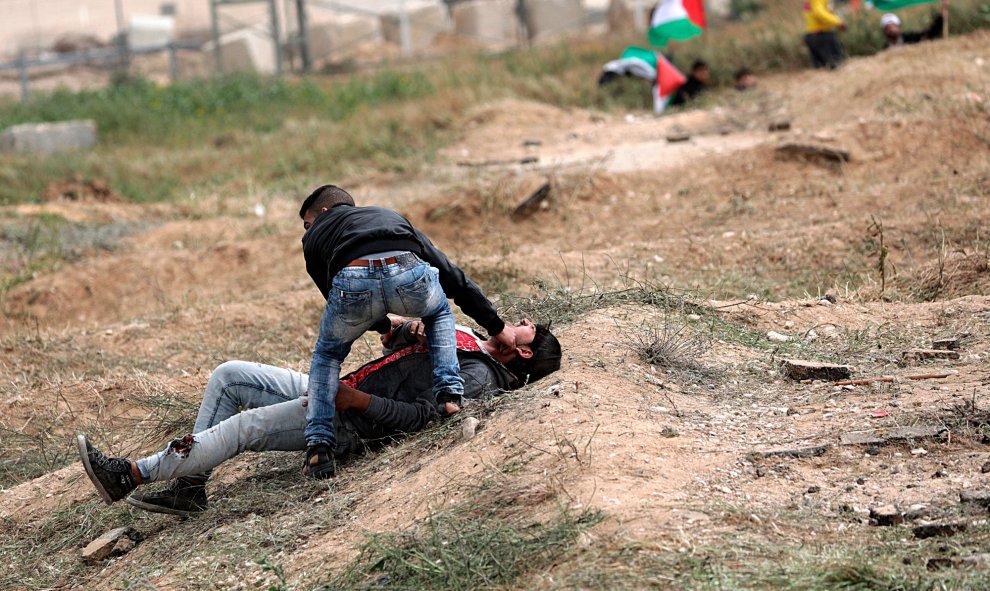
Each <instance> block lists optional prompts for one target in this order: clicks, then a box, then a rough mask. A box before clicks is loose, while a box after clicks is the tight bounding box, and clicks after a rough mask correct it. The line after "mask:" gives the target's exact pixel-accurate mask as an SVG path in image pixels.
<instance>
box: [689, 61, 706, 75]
mask: <svg viewBox="0 0 990 591" xmlns="http://www.w3.org/2000/svg"><path fill="white" fill-rule="evenodd" d="M707 67H708V62H706V61H705V60H694V63H693V64H691V71H692V72H697V71H698V70H700V69H702V68H707Z"/></svg>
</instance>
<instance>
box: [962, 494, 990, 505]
mask: <svg viewBox="0 0 990 591" xmlns="http://www.w3.org/2000/svg"><path fill="white" fill-rule="evenodd" d="M959 502H960V503H973V504H976V505H982V506H984V507H990V490H964V491H960V492H959Z"/></svg>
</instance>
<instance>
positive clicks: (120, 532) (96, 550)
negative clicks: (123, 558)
mask: <svg viewBox="0 0 990 591" xmlns="http://www.w3.org/2000/svg"><path fill="white" fill-rule="evenodd" d="M131 530H132V528H130V527H127V526H125V527H118V528H116V529H112V530H110V531H108V532H106V533H105V534H103V535H102V536H100V537H98V538H96V539H95V540H93V541H92V542H90V543H89V544H87V545H86V547H85V548H83V550H82V559H83V560H85V561H86V562H88V563H90V564H92V563H96V562H99V561H101V560H103V559H104V558H108V557H109V556H110V555H111V554H112V553H113V551H114V548H115V547H116V544H117V542H119V541H120V540H121V539H123V538H126V537H127V534H129V533H130V532H131Z"/></svg>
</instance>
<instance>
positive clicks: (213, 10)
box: [210, 0, 223, 76]
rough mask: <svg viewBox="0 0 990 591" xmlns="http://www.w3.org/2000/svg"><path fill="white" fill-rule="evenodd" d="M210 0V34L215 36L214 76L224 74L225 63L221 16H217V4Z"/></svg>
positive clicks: (214, 0) (215, 1) (216, 0)
mask: <svg viewBox="0 0 990 591" xmlns="http://www.w3.org/2000/svg"><path fill="white" fill-rule="evenodd" d="M218 1H219V0H210V32H211V34H212V35H213V66H214V68H215V69H216V72H214V73H213V75H214V76H219V75H221V74H223V61H222V60H221V58H220V15H219V14H217V2H218Z"/></svg>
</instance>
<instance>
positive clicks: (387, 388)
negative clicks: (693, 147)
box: [77, 319, 561, 516]
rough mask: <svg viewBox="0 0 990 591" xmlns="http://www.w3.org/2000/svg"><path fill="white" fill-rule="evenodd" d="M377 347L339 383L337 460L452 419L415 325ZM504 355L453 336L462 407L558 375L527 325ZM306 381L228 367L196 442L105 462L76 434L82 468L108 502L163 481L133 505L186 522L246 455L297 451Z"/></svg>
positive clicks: (214, 384) (551, 356) (301, 445)
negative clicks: (227, 465) (219, 474)
mask: <svg viewBox="0 0 990 591" xmlns="http://www.w3.org/2000/svg"><path fill="white" fill-rule="evenodd" d="M393 325H394V326H393V328H392V330H391V331H390V332H388V333H386V335H385V336H384V337H383V339H382V341H383V343H385V344H386V349H385V353H386V354H385V355H384V356H383V357H381V358H379V359H376V360H374V361H371V362H369V363H367V364H365V365H364V366H362V367H361V368H359V369H357V370H356V371H354V372H351V373H350V374H348V375H347V376H345V377H344V378H343V380H341V383H340V384H339V391H338V395H337V398H336V401H335V403H336V406H337V410H339V411H340V412H338V413H337V414H336V415H335V416H334V423H335V426H336V430H337V434H338V438H337V446H336V447H335V448H334V455H335V458H336V459H337V460H338V461H341V460H343V459H345V458H347V457H349V456H351V455H354V454H357V453H360V452H361V451H363V450H364V449H365V448H366V447H368V446H370V445H374V444H382V443H385V442H387V441H390V440H392V439H394V438H396V437H398V436H401V435H402V434H405V433H413V432H416V431H419V430H421V429H423V428H424V427H425V426H426V425H427V424H429V423H430V422H431V421H433V420H435V419H437V418H438V417H440V416H447V415H450V414H453V413H456V412H459V411H460V408H459V407H458V406H457V405H455V404H454V403H452V402H444V403H442V404H438V402H437V399H436V397H435V396H434V394H433V389H432V386H431V378H430V356H429V354H428V353H427V351H426V346H425V342H426V334H425V332H426V331H425V329H424V327H423V325H422V323H420V322H418V321H404V319H396V320H395V321H394V322H393ZM514 328H515V329H516V335H517V345H516V347H515V348H514V350H513V351H511V352H506V351H505V348H504V346H502V345H501V343H499V342H498V341H496V340H494V339H488V340H481V339H479V338H478V337H477V336H476V335H474V333H473V332H471V331H470V330H469V329H465V328H463V327H459V328H458V330H457V335H456V336H457V339H456V340H457V349H458V353H457V354H458V357H459V358H460V373H461V377H462V378H463V379H464V384H465V393H464V396H465V398H467V399H481V398H485V397H490V396H494V395H496V394H498V393H499V392H502V391H506V390H512V389H516V388H519V387H521V386H523V385H525V384H527V383H529V382H532V381H536V380H539V379H541V378H543V377H544V376H546V375H549V374H550V373H553V372H554V371H556V370H557V369H559V368H560V359H561V350H560V343H559V342H558V341H557V339H556V337H554V336H553V334H552V333H551V332H550V330H549V329H548V328H546V327H543V326H541V325H534V324H533V323H531V322H530V321H529V320H522V321H520V322H518V323H517V324H516V325H515V327H514ZM307 382H308V378H307V376H306V375H305V374H302V373H299V372H295V371H291V370H288V369H283V368H278V367H272V366H268V365H262V364H259V363H248V362H244V361H228V362H226V363H224V364H222V365H220V366H219V367H218V368H217V369H216V370H215V371H214V372H213V375H212V376H210V380H209V382H208V383H207V385H206V390H205V392H204V396H203V402H202V403H201V404H200V408H199V415H198V416H197V418H196V426H195V427H194V431H193V433H194V434H188V435H184V436H182V437H179V438H176V439H175V440H173V441H172V442H171V443H169V445H168V446H167V447H166V448H165V449H164V450H163V451H161V452H159V453H157V454H154V455H151V456H148V457H146V458H142V459H139V460H136V461H131V460H128V459H126V458H112V457H108V456H106V455H104V454H103V453H101V452H100V451H98V450H96V449H95V448H93V446H92V445H91V444H90V443H89V441H88V440H87V438H86V437H85V436H84V435H79V436H78V438H77V440H78V441H77V443H78V445H79V454H80V459H81V460H82V462H83V466H84V467H85V469H86V473H87V474H88V475H89V477H90V480H91V481H92V482H93V485H94V486H95V487H96V489H97V491H98V492H99V493H100V496H101V497H103V500H104V501H106V502H107V503H112V502H115V501H118V500H120V499H122V498H124V497H126V496H127V495H128V494H129V493H130V492H132V491H133V490H134V489H135V488H136V487H137V486H138V485H140V484H147V483H150V482H159V481H169V485H168V486H167V487H166V488H165V489H163V490H160V491H157V492H148V493H143V492H142V493H135V494H133V495H131V496H130V497H128V498H127V502H128V503H130V504H131V505H134V506H136V507H139V508H141V509H145V510H148V511H153V512H156V513H169V514H173V515H183V516H184V515H189V514H190V513H193V512H197V511H202V510H204V509H206V508H207V498H206V481H207V479H208V478H209V476H210V473H211V472H212V470H213V468H215V467H217V466H219V465H220V464H221V463H223V462H225V461H226V460H228V459H230V458H233V457H235V456H237V455H238V454H240V453H242V452H244V451H248V450H251V451H297V450H302V449H305V447H306V438H305V436H304V434H303V433H304V428H305V427H306V407H307V401H308V399H309V398H310V397H309V396H306V390H307V386H308V384H307Z"/></svg>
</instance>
